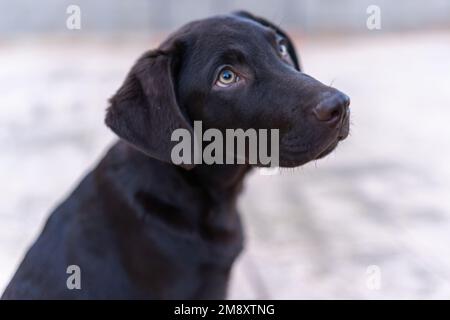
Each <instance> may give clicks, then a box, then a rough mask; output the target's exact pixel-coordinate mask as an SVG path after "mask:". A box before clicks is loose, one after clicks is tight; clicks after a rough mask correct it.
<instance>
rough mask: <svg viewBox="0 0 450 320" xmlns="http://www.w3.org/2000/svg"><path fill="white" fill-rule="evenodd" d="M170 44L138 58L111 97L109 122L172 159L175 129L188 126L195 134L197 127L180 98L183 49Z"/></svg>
mask: <svg viewBox="0 0 450 320" xmlns="http://www.w3.org/2000/svg"><path fill="white" fill-rule="evenodd" d="M166 47H169V48H168V49H164V50H163V49H158V50H154V51H148V52H146V53H144V54H143V55H142V56H141V57H140V58H139V59H138V60H137V62H136V63H135V65H134V66H133V67H132V69H131V70H130V72H129V74H128V76H127V77H126V79H125V82H124V83H123V85H122V86H121V87H120V88H119V90H118V91H117V92H116V94H115V95H114V96H113V97H112V98H111V99H110V100H109V101H110V106H109V108H108V109H107V114H106V119H105V123H106V125H107V126H108V127H110V128H111V129H112V131H114V132H115V133H116V134H117V135H118V136H119V137H120V138H122V139H124V140H125V141H127V142H129V143H130V144H131V145H133V146H134V147H136V148H137V149H139V150H141V151H142V152H144V153H145V154H147V155H149V156H150V157H153V158H156V159H159V160H162V161H165V162H171V158H170V154H171V150H172V147H173V146H174V145H175V144H176V142H172V141H171V139H170V138H171V135H172V132H173V131H174V130H175V129H178V128H184V129H187V130H188V131H189V132H190V134H191V137H192V136H193V132H192V131H193V130H192V126H191V125H190V124H189V122H188V121H187V119H186V118H185V116H184V115H183V113H182V112H181V110H180V108H179V106H178V103H177V100H176V94H175V87H174V72H175V66H176V63H177V59H178V58H177V57H178V56H179V55H178V53H179V52H178V53H177V51H179V49H177V48H175V45H170V46H167V45H166ZM185 167H187V168H189V166H185Z"/></svg>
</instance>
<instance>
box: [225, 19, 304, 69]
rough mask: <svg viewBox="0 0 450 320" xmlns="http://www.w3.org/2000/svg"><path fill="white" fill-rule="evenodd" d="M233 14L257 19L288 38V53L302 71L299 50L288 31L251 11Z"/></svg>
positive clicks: (296, 66)
mask: <svg viewBox="0 0 450 320" xmlns="http://www.w3.org/2000/svg"><path fill="white" fill-rule="evenodd" d="M233 14H234V15H236V16H238V17H242V18H246V19H250V20H253V21H256V22H258V23H260V24H262V25H263V26H265V27H269V28H272V29H273V30H275V31H276V32H277V33H279V34H280V35H281V36H283V38H285V39H286V40H287V43H288V53H289V55H290V57H291V59H292V62H293V63H294V66H295V69H297V70H298V71H301V69H302V68H301V65H300V60H299V58H298V57H297V52H296V51H295V47H294V43H293V42H292V40H291V38H290V37H289V36H288V35H287V33H286V32H284V31H283V30H281V29H280V28H279V27H278V26H276V25H275V24H274V23H272V22H270V21H268V20H266V19H264V18H261V17H257V16H254V15H253V14H251V13H250V12H247V11H236V12H233Z"/></svg>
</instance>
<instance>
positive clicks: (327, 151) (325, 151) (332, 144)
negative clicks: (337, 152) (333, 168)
mask: <svg viewBox="0 0 450 320" xmlns="http://www.w3.org/2000/svg"><path fill="white" fill-rule="evenodd" d="M339 141H341V139H340V138H338V139H336V140H335V141H333V143H331V144H330V145H329V146H328V147H326V148H325V149H324V150H323V151H321V152H320V153H319V154H318V155H317V156H316V157H315V158H314V160H318V159H322V158H323V157H325V156H327V155H328V154H330V153H331V152H332V151H333V150H334V149H335V148H336V147H337V145H338V144H339Z"/></svg>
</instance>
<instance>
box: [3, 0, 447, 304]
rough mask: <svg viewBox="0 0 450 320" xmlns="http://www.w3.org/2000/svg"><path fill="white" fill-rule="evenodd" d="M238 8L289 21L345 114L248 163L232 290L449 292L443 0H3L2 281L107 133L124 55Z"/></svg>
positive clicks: (331, 294)
mask: <svg viewBox="0 0 450 320" xmlns="http://www.w3.org/2000/svg"><path fill="white" fill-rule="evenodd" d="M70 5H76V6H77V7H75V9H74V7H70ZM78 9H79V12H80V25H79V26H77V23H76V21H75V22H74V20H73V19H72V18H73V14H77V13H76V12H77V10H78ZM236 9H246V10H249V11H251V12H253V13H255V14H258V15H262V16H264V17H266V18H268V19H269V20H272V21H273V22H275V23H277V24H279V25H280V26H281V27H282V28H284V29H285V30H287V31H288V32H289V33H290V34H291V35H292V36H293V38H294V40H295V42H296V46H297V49H298V51H299V53H300V56H301V60H302V62H303V66H304V69H305V72H306V73H309V74H311V75H312V76H314V77H315V78H317V79H319V80H321V81H322V82H324V83H327V84H330V83H332V84H333V86H334V87H336V88H338V89H340V90H342V91H343V92H345V93H346V94H348V95H349V96H350V97H351V100H352V103H351V109H352V123H353V124H352V128H351V136H350V137H349V138H348V139H347V140H346V141H344V142H343V143H341V145H340V146H339V147H338V149H337V150H336V151H335V152H334V153H333V154H331V155H330V156H328V157H327V158H325V159H323V160H320V161H316V162H314V163H310V164H308V165H305V166H303V167H301V168H298V169H294V170H292V169H290V170H281V171H280V172H279V173H278V174H274V175H264V174H262V173H261V172H259V171H255V172H253V174H252V175H251V176H249V177H248V178H247V181H246V189H245V192H244V194H243V195H242V197H241V199H240V203H239V205H240V208H241V211H242V215H243V219H244V223H245V228H246V231H247V244H246V249H245V251H244V252H243V254H242V255H241V256H240V258H239V260H238V262H237V264H236V265H235V269H234V270H233V277H232V283H231V286H230V295H229V296H230V298H239V299H240V298H242V299H246V298H249V299H305V298H312V299H314V298H323V299H332V298H335V299H345V298H359V299H389V298H400V299H408V298H418V299H428V298H449V297H450V249H449V246H450V232H449V231H450V165H449V164H450V148H449V140H450V125H449V123H450V28H449V27H450V1H446V0H427V1H419V0H409V1H406V0H400V1H387V0H386V1H381V0H358V1H357V0H344V1H333V0H319V1H317V0H315V1H313V0H304V1H300V0H277V1H261V0H258V1H256V0H240V1H219V0H196V1H187V0H177V1H175V0H136V1H120V0H108V1H107V0H90V1H88V0H80V1H75V0H72V1H66V0H42V1H39V2H37V1H31V0H29V1H26V0H16V1H6V0H0V292H1V291H3V288H4V287H5V286H6V284H7V282H8V281H9V279H10V278H11V276H12V274H13V272H14V271H15V269H16V267H17V266H18V263H19V262H20V261H21V259H22V257H23V255H24V253H25V252H26V250H27V248H28V247H29V246H30V245H31V244H32V242H33V241H34V239H35V238H36V236H37V235H38V234H39V232H40V230H41V228H42V226H43V223H44V222H45V219H46V218H47V216H48V214H49V213H50V212H51V210H52V209H53V208H55V206H56V205H57V204H58V203H59V202H60V201H62V200H63V199H64V197H65V196H67V195H68V194H69V192H70V191H71V190H72V189H73V188H74V187H75V186H76V185H77V183H78V181H79V180H80V179H81V178H82V177H83V176H84V175H85V174H86V172H87V171H88V170H90V169H91V168H93V167H94V166H95V164H96V163H97V161H98V160H99V159H100V158H101V157H102V156H103V154H104V153H105V151H106V150H107V149H108V147H109V146H110V145H111V144H112V143H113V142H114V141H115V137H114V136H113V134H112V133H111V132H110V131H108V130H107V128H106V127H105V126H104V124H103V117H104V110H105V108H106V106H107V103H106V101H107V99H108V98H109V97H110V96H111V95H112V94H113V93H114V92H115V90H116V89H117V88H118V87H119V85H120V84H121V82H122V81H123V79H124V77H125V74H126V73H127V71H128V70H129V68H130V67H131V65H132V64H133V62H134V60H135V59H136V58H137V57H138V56H139V55H140V54H141V53H142V52H143V51H145V50H147V49H150V48H152V47H155V46H157V44H158V42H159V41H161V40H162V39H164V37H166V36H167V34H168V33H170V32H172V31H174V30H175V29H176V28H178V27H180V26H181V25H182V24H183V23H185V22H188V21H190V20H193V19H198V18H202V17H207V16H209V15H212V14H216V13H228V12H230V11H233V10H236ZM78 27H79V28H78Z"/></svg>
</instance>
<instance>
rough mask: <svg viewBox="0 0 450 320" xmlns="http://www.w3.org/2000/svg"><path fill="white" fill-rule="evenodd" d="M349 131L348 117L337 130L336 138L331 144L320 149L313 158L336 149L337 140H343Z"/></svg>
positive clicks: (320, 157)
mask: <svg viewBox="0 0 450 320" xmlns="http://www.w3.org/2000/svg"><path fill="white" fill-rule="evenodd" d="M349 132H350V124H349V121H348V119H346V121H345V123H344V124H343V125H342V127H341V128H340V130H339V134H338V136H337V138H336V139H335V140H334V141H333V142H332V143H331V144H329V145H328V146H327V147H326V148H325V149H324V150H323V151H321V152H320V153H319V154H318V155H317V157H315V158H314V160H318V159H322V158H324V157H326V156H327V155H329V154H330V153H331V152H333V150H334V149H336V147H337V145H338V144H339V142H340V141H342V140H345V139H346V138H347V137H348V134H349Z"/></svg>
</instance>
